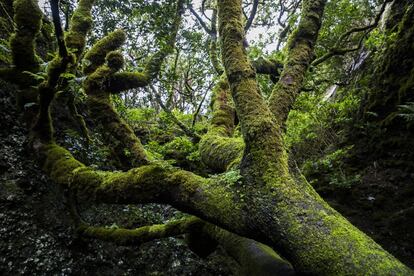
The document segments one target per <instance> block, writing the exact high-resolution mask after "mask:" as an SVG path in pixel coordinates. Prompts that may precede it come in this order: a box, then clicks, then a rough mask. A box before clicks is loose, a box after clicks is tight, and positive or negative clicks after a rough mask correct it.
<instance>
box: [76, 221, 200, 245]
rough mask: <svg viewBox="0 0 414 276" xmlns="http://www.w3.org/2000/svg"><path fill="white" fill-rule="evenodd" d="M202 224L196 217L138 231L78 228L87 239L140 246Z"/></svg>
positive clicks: (82, 226)
mask: <svg viewBox="0 0 414 276" xmlns="http://www.w3.org/2000/svg"><path fill="white" fill-rule="evenodd" d="M200 222H201V221H200V219H198V218H196V217H189V218H184V219H180V220H175V221H171V222H168V223H166V224H156V225H151V226H143V227H140V228H136V229H120V228H116V227H113V228H107V227H90V226H86V225H81V226H80V227H79V228H78V232H79V233H80V234H81V235H83V236H86V237H91V238H97V239H100V240H105V241H110V242H114V243H116V244H118V245H140V244H142V243H144V242H148V241H152V240H155V239H160V238H166V237H171V236H177V235H181V234H184V233H186V232H188V231H190V230H191V229H192V228H194V227H195V226H196V225H197V224H199V223H200Z"/></svg>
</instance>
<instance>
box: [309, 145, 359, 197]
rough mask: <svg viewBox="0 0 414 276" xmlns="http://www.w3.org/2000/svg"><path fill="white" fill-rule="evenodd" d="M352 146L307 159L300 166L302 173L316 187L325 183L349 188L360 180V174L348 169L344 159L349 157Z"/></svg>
mask: <svg viewBox="0 0 414 276" xmlns="http://www.w3.org/2000/svg"><path fill="white" fill-rule="evenodd" d="M351 149H352V146H349V147H345V148H341V149H338V150H336V151H334V152H332V153H329V154H327V155H325V156H323V158H322V159H319V160H316V161H312V160H307V161H306V162H305V163H304V164H303V166H302V173H303V174H304V175H305V177H307V179H308V180H309V182H310V183H311V184H313V185H314V186H316V188H318V187H319V188H320V187H323V186H325V185H328V186H331V187H330V188H331V189H335V188H350V187H352V186H353V185H356V184H358V183H360V182H361V176H360V175H359V174H355V172H350V171H348V167H347V166H346V165H345V163H344V160H346V158H348V157H349V152H350V150H351Z"/></svg>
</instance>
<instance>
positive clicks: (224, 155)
mask: <svg viewBox="0 0 414 276" xmlns="http://www.w3.org/2000/svg"><path fill="white" fill-rule="evenodd" d="M211 101H212V104H211V105H212V111H213V116H212V118H211V122H210V127H209V130H208V132H207V133H206V134H205V135H203V137H202V139H201V141H200V149H199V151H200V157H201V160H202V161H203V163H204V164H205V165H207V166H208V167H209V168H210V169H213V170H214V171H216V172H224V171H227V170H228V169H229V168H230V167H235V166H236V165H238V164H239V163H240V159H241V155H242V152H243V148H244V143H243V141H242V139H241V138H233V137H232V136H233V130H234V121H235V116H236V113H235V110H234V107H233V103H232V100H231V95H230V87H229V85H228V83H227V80H226V78H224V77H221V79H220V80H219V82H218V83H217V84H216V86H215V87H214V89H213V96H212V99H211Z"/></svg>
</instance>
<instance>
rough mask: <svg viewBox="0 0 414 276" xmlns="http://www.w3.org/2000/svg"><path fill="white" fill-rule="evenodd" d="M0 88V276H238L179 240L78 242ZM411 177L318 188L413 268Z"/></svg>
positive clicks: (100, 212) (376, 176)
mask: <svg viewBox="0 0 414 276" xmlns="http://www.w3.org/2000/svg"><path fill="white" fill-rule="evenodd" d="M11 91H15V88H14V87H11V86H7V85H6V84H4V83H1V88H0V119H1V128H0V145H1V147H0V221H1V225H0V275H20V274H30V275H34V274H42V275H51V274H53V275H56V274H59V275H85V274H87V275H237V264H236V263H235V262H234V261H233V260H232V259H231V258H229V257H228V256H226V255H225V253H223V252H221V251H220V250H218V252H215V253H213V254H212V255H210V256H209V257H208V258H207V259H201V258H199V257H198V256H196V255H195V254H194V253H192V252H191V251H190V250H189V249H188V247H187V245H186V244H185V242H184V240H183V238H182V237H179V238H168V239H164V240H159V241H154V242H149V243H145V244H143V245H141V246H139V247H123V246H116V245H113V244H111V243H107V242H100V241H95V240H83V239H81V238H79V237H77V236H76V234H75V232H74V229H73V227H72V224H71V221H70V219H69V215H68V214H67V208H66V207H65V197H64V196H63V192H62V191H60V190H58V189H57V188H56V187H55V185H53V183H51V182H49V181H48V180H47V178H46V177H45V176H44V175H43V173H42V172H41V170H40V169H39V168H38V166H37V165H36V163H35V162H33V161H32V159H31V157H30V156H29V155H28V154H27V152H26V150H25V146H26V143H27V141H26V139H27V131H26V129H25V127H24V126H23V125H22V124H20V123H19V115H18V112H17V111H16V109H15V104H14V101H13V100H12V97H11V95H10V93H11ZM413 183H414V174H409V173H406V172H404V171H403V170H400V169H396V168H383V169H379V168H375V167H374V166H368V167H367V168H366V169H364V174H363V175H362V178H361V183H360V184H359V185H357V186H353V187H351V188H348V189H338V188H335V189H332V188H330V187H322V188H321V189H319V192H320V193H321V195H322V196H323V197H324V198H325V199H327V200H328V201H329V203H330V204H331V205H332V206H333V207H334V208H336V209H337V210H338V211H340V212H341V213H342V214H343V215H345V216H346V217H347V218H348V219H349V220H350V221H351V222H352V223H354V224H355V225H356V226H357V227H359V228H360V229H362V230H363V231H365V232H366V233H367V234H368V235H370V236H371V237H373V238H374V239H375V240H376V241H377V242H379V243H380V244H381V245H382V246H384V248H386V249H387V250H388V251H390V252H391V253H392V254H394V255H395V256H396V257H398V258H400V259H401V260H402V261H404V262H405V263H406V264H407V265H409V266H411V267H413V266H414V234H413V233H414V205H413V204H414V203H413V201H412V198H413V196H414V185H413ZM87 207H89V206H82V208H84V210H85V211H84V212H82V216H83V217H84V218H85V219H86V220H88V221H90V222H91V223H94V224H97V225H112V226H113V227H116V226H117V225H122V226H124V227H136V226H138V225H140V224H141V223H143V222H144V221H153V222H155V223H156V222H157V221H161V222H162V221H165V220H167V219H170V218H172V217H177V216H180V215H181V214H180V213H179V212H177V211H175V210H174V209H172V208H169V207H166V206H160V205H149V206H147V207H141V208H140V207H136V206H110V205H100V206H98V207H90V208H87Z"/></svg>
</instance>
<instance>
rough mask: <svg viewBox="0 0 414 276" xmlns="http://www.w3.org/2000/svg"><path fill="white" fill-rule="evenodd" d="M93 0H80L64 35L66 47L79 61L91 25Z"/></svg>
mask: <svg viewBox="0 0 414 276" xmlns="http://www.w3.org/2000/svg"><path fill="white" fill-rule="evenodd" d="M94 3H95V0H80V1H79V3H78V6H77V8H76V9H75V11H74V12H73V15H72V18H71V21H70V28H69V31H68V33H67V34H66V36H65V42H66V47H68V48H69V49H71V50H72V52H73V53H74V54H75V55H76V61H79V58H80V56H81V55H82V53H83V49H84V48H85V44H86V35H87V34H88V32H89V31H90V29H91V27H92V15H91V10H92V6H93V4H94Z"/></svg>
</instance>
